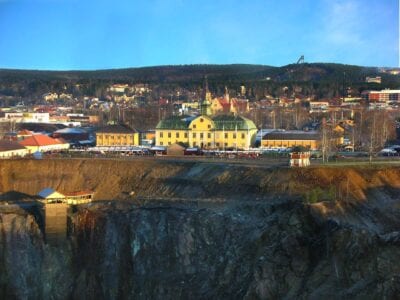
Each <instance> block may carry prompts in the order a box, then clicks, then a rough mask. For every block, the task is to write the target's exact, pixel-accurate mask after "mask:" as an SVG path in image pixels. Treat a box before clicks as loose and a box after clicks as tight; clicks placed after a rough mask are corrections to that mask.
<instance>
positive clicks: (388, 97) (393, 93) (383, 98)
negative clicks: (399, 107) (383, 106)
mask: <svg viewBox="0 0 400 300" xmlns="http://www.w3.org/2000/svg"><path fill="white" fill-rule="evenodd" d="M361 96H362V97H363V98H364V99H365V100H367V101H369V102H370V103H374V102H383V103H389V102H399V101H400V90H389V89H386V90H381V91H364V92H363V93H362V94H361Z"/></svg>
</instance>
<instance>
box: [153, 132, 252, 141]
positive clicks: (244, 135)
mask: <svg viewBox="0 0 400 300" xmlns="http://www.w3.org/2000/svg"><path fill="white" fill-rule="evenodd" d="M167 136H168V138H172V133H171V132H168V133H167ZM204 136H205V134H204V133H203V132H200V133H199V137H200V138H201V139H203V138H204ZM239 136H240V137H241V138H242V139H245V138H246V134H245V133H241V134H240V135H239ZM163 137H164V133H163V132H160V138H163ZM175 137H176V138H178V139H179V137H180V133H179V132H176V133H175ZM183 137H184V138H185V139H187V138H188V133H187V132H185V133H184V136H183ZM192 137H193V138H194V139H195V138H196V137H197V133H196V132H193V133H192ZM218 137H219V136H218V134H216V138H218ZM224 137H225V138H226V139H228V138H229V133H227V132H225V135H224ZM237 137H238V136H237V135H236V132H234V133H232V138H234V139H236V138H237ZM207 138H208V139H211V133H207Z"/></svg>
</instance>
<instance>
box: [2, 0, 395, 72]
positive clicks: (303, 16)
mask: <svg viewBox="0 0 400 300" xmlns="http://www.w3.org/2000/svg"><path fill="white" fill-rule="evenodd" d="M301 55H304V56H305V61H306V62H310V63H312V62H333V63H343V64H352V65H361V66H377V67H399V59H400V57H399V1H398V0H385V1H382V0H296V1H294V0H293V1H291V0H290V1H289V0H286V1H285V0H283V1H278V0H270V1H267V0H251V1H239V0H231V1H227V0H213V1H212V0H203V1H195V0H187V1H185V0H147V1H136V0H130V1H129V0H121V1H109V0H96V1H94V0H86V1H79V0H0V68H16V69H43V70H96V69H110V68H129V67H144V66H156V65H182V64H235V63H243V64H263V65H271V66H282V65H287V64H290V63H295V62H296V61H297V60H298V58H299V57H300V56H301Z"/></svg>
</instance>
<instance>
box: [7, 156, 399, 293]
mask: <svg viewBox="0 0 400 300" xmlns="http://www.w3.org/2000/svg"><path fill="white" fill-rule="evenodd" d="M151 164H152V165H151V168H150V167H148V166H145V164H143V165H142V166H141V167H138V166H137V168H136V170H135V172H132V174H131V175H130V176H131V177H129V176H128V175H127V173H124V172H128V173H129V172H131V171H120V172H121V174H123V175H124V176H122V175H121V178H119V184H120V187H121V188H122V189H126V190H124V191H123V192H128V188H127V187H129V186H131V187H133V186H134V187H135V188H136V191H137V193H139V194H141V197H136V198H135V199H133V198H132V199H130V198H129V197H128V196H129V195H128V196H127V195H126V194H124V193H122V192H121V193H119V194H118V195H119V196H118V197H116V198H119V197H120V201H102V202H99V203H93V204H89V205H83V206H80V207H79V208H78V209H77V210H76V211H74V212H71V213H70V219H69V237H68V239H67V240H66V241H65V243H64V244H62V245H58V246H53V245H49V244H46V243H45V242H44V239H43V234H42V230H43V229H42V228H41V225H40V224H39V223H40V222H39V221H37V220H38V219H37V218H36V219H35V218H34V215H33V214H32V213H30V212H26V211H25V210H21V209H19V210H16V211H13V210H12V209H10V208H8V209H7V210H6V209H4V208H2V209H1V210H0V211H1V212H0V270H2V272H0V297H1V298H11V299H12V298H18V299H28V298H29V299H44V298H45V299H46V298H55V299H67V298H86V299H120V298H134V299H277V298H284V299H298V298H300V299H321V298H327V299H353V298H355V299H370V298H375V299H381V298H383V299H395V298H396V297H397V295H398V294H399V292H400V277H399V274H400V265H399V264H398V261H399V259H400V247H399V241H400V234H399V232H400V229H399V228H400V226H399V225H400V222H399V221H398V220H400V218H399V208H398V203H399V202H398V201H399V199H398V193H396V191H397V188H396V181H397V178H398V177H397V176H398V175H397V174H400V172H399V170H398V169H396V168H392V169H387V170H377V169H371V170H367V171H366V170H365V169H364V170H362V171H359V170H357V169H350V170H347V172H353V173H351V174H352V177H351V178H354V180H353V181H351V180H350V181H349V182H347V177H346V176H345V175H346V170H337V172H333V171H332V170H330V169H327V170H325V171H324V169H307V170H268V169H258V168H254V169H253V168H250V167H237V166H233V167H232V166H223V167H222V168H219V167H216V166H215V165H202V164H198V163H197V164H196V163H187V164H181V165H179V164H178V165H176V166H170V167H168V164H166V163H164V162H163V163H162V164H160V169H159V170H157V168H158V166H157V165H156V164H153V162H151ZM131 166H133V164H132V165H131ZM106 167H107V168H108V166H106ZM80 168H81V169H80V171H79V174H78V175H77V177H78V179H79V177H85V176H87V173H88V172H89V171H88V170H86V169H85V168H87V167H84V166H83V165H80ZM104 168H105V167H104ZM147 168H148V169H147ZM174 168H175V169H174ZM28 169H29V167H28ZM145 171H147V173H146V172H145ZM158 171H159V172H158ZM233 171H234V172H233ZM2 172H3V173H2V174H3V175H2V176H5V175H6V173H5V171H4V169H2ZM13 172H16V171H13ZM43 172H46V171H43ZM63 172H64V175H68V174H69V173H68V172H72V171H71V170H68V169H67V168H66V169H65V170H64V171H63ZM97 172H98V170H97ZM299 172H301V176H299V174H300V173H299ZM252 173H253V174H254V173H256V174H257V175H259V177H258V178H254V179H253V177H252V176H251V174H252ZM361 173H364V174H365V175H363V176H360V174H361ZM108 175H109V176H110V177H111V178H113V176H116V175H115V174H108ZM189 175H190V176H189ZM356 175H357V176H356ZM14 176H16V177H18V176H20V178H22V179H21V180H22V181H21V182H20V183H14V187H18V185H21V186H25V184H26V183H24V180H25V181H26V182H30V180H31V179H29V178H28V176H27V175H22V174H18V173H15V175H14ZM23 176H26V177H25V179H23ZM59 176H60V175H54V177H53V178H52V179H45V178H46V177H45V176H44V175H41V174H39V180H43V182H44V181H46V180H48V181H46V182H45V183H46V184H47V183H51V182H57V181H58V180H60V181H59V182H60V186H65V187H66V186H68V184H70V183H63V182H62V180H61V179H58V177H59ZM337 176H338V177H337ZM3 178H4V177H3ZM135 178H143V180H144V181H145V179H148V180H150V181H152V180H153V182H152V183H153V184H158V186H157V189H156V188H154V191H156V190H157V192H154V195H155V196H154V197H151V195H152V193H151V192H150V191H152V189H153V187H151V186H150V184H149V183H147V182H143V183H142V184H141V183H140V181H135V180H136V179H135ZM284 178H286V180H287V179H288V178H290V179H291V181H290V182H286V181H285V180H284ZM295 178H297V179H295ZM340 178H344V179H341V180H340V181H339V179H340ZM78 179H74V180H76V181H75V183H77V182H78ZM96 180H97V179H96V177H94V179H92V182H93V184H97V183H96V182H95V181H96ZM103 180H107V176H103ZM112 180H116V179H112ZM335 180H336V181H335ZM312 181H314V182H315V185H314V186H311V184H310V182H312ZM333 182H335V183H336V184H337V186H340V187H341V188H342V189H343V190H341V191H340V193H339V190H335V191H334V193H333V194H334V196H335V199H333V200H332V199H331V200H329V201H328V200H326V201H323V202H319V201H318V202H317V203H308V202H305V200H306V198H305V197H304V196H305V195H306V194H305V193H306V192H308V191H309V190H310V189H311V188H315V186H318V187H319V189H320V190H321V191H323V192H320V191H319V192H318V193H316V195H317V196H319V197H325V198H329V197H331V196H332V195H331V194H329V193H328V191H329V189H328V188H329V186H330V185H333ZM2 184H3V187H4V186H6V184H9V183H5V182H4V181H3V183H2ZM107 184H108V183H106V185H107ZM348 185H349V186H351V189H349V191H348V192H347V190H346V188H347V186H348ZM218 186H220V189H219V190H218ZM274 186H275V190H268V188H269V189H272V187H274ZM139 187H142V189H140V188H139ZM191 187H193V193H194V194H195V195H196V197H191V198H190V197H187V194H189V193H190V189H191ZM35 188H36V187H35ZM306 189H308V191H307V190H306ZM229 190H231V191H232V192H229ZM100 191H101V189H100ZM22 192H25V193H29V192H30V191H28V190H23V191H22ZM212 195H217V196H218V197H212ZM328 196H329V197H328ZM339 196H340V197H342V198H341V199H339Z"/></svg>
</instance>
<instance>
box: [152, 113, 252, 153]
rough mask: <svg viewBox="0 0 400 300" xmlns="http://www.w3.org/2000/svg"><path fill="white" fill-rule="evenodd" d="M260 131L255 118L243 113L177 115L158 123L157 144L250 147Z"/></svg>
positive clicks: (205, 147) (207, 147)
mask: <svg viewBox="0 0 400 300" xmlns="http://www.w3.org/2000/svg"><path fill="white" fill-rule="evenodd" d="M205 110H206V108H204V112H205ZM256 134H257V128H256V126H255V125H254V123H253V121H251V120H249V119H247V118H244V117H241V116H233V115H219V116H214V117H210V116H207V115H201V116H196V117H177V116H175V117H171V118H168V119H165V120H162V121H160V122H159V123H158V125H157V127H156V145H158V146H169V145H172V144H175V143H184V144H185V145H187V146H188V147H200V148H204V149H226V148H233V149H247V148H250V147H251V146H252V145H253V144H254V141H255V136H256Z"/></svg>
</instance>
